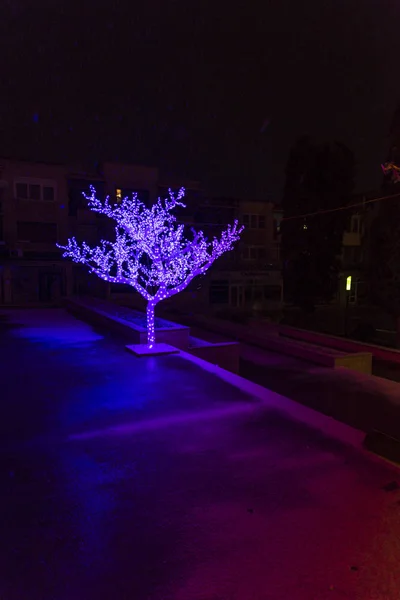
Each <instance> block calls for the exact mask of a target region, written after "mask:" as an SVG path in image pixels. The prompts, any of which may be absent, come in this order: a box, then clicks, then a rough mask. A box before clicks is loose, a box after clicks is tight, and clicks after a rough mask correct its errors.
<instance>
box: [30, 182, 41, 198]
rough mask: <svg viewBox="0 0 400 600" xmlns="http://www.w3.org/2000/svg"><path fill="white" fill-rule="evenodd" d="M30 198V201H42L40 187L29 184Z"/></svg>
mask: <svg viewBox="0 0 400 600" xmlns="http://www.w3.org/2000/svg"><path fill="white" fill-rule="evenodd" d="M28 198H29V199H30V200H41V195H40V185H38V184H37V183H30V184H29V196H28Z"/></svg>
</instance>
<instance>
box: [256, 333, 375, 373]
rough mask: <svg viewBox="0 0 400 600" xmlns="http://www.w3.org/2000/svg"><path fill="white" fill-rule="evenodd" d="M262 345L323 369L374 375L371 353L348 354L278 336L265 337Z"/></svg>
mask: <svg viewBox="0 0 400 600" xmlns="http://www.w3.org/2000/svg"><path fill="white" fill-rule="evenodd" d="M262 345H263V347H264V348H267V349H268V350H274V351H276V352H279V353H281V354H286V355H288V356H294V357H295V358H300V359H301V360H306V361H309V362H313V363H315V364H318V365H321V366H323V367H328V368H331V369H335V368H337V367H346V368H347V369H352V370H353V371H359V372H361V373H366V374H367V375H370V374H371V373H372V354H371V353H370V352H358V353H351V354H346V353H344V352H340V351H339V350H335V349H333V348H326V347H321V346H317V345H313V344H310V343H308V342H302V341H298V340H293V339H290V340H289V339H284V338H282V337H279V336H277V335H271V336H268V335H265V336H264V337H263V338H262Z"/></svg>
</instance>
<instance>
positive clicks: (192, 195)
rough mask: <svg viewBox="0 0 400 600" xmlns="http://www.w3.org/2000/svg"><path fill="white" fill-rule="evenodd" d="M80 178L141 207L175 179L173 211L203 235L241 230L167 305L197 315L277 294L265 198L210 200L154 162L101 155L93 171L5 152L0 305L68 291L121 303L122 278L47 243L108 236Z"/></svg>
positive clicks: (277, 302) (0, 182) (276, 238)
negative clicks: (99, 272) (107, 278)
mask: <svg viewBox="0 0 400 600" xmlns="http://www.w3.org/2000/svg"><path fill="white" fill-rule="evenodd" d="M90 186H93V187H94V188H95V189H96V192H97V194H98V195H100V196H103V197H104V196H105V195H109V196H110V198H111V199H112V200H114V201H115V202H119V201H120V200H122V198H124V197H125V196H127V195H130V194H132V193H137V194H138V196H139V198H140V199H141V200H142V201H143V202H144V203H145V204H146V205H151V204H152V203H153V202H154V201H155V200H156V199H157V197H158V196H161V197H165V196H167V194H168V189H169V188H171V189H174V190H177V189H179V188H180V187H181V186H184V187H185V190H186V195H185V203H186V205H187V206H186V208H181V209H178V210H177V218H178V220H179V221H180V222H182V223H184V224H185V225H186V226H187V227H188V228H190V227H194V228H196V229H202V230H203V231H204V233H205V235H206V236H207V237H209V238H211V239H212V238H213V236H215V235H217V236H218V235H219V234H220V233H221V231H222V229H223V228H224V227H226V225H227V224H228V223H232V222H233V221H234V220H235V219H237V220H238V221H239V223H241V224H243V225H244V227H245V229H244V231H243V233H242V236H241V240H240V242H239V243H238V244H237V245H236V247H235V249H234V250H233V251H232V252H230V253H227V254H225V255H224V256H223V257H221V258H220V259H219V260H218V261H217V262H216V263H215V265H214V266H213V268H212V269H211V270H210V271H209V272H208V273H207V274H206V275H205V276H203V277H200V278H196V279H195V280H194V281H193V282H192V283H191V285H190V286H189V288H188V289H187V290H186V291H185V292H184V293H183V294H180V295H179V296H176V297H173V298H172V299H171V300H170V301H169V303H170V305H171V307H172V306H175V307H179V309H180V310H185V311H186V310H187V311H190V312H193V311H199V312H204V313H223V314H229V313H230V312H232V313H240V312H244V313H263V312H268V311H271V310H275V309H277V308H279V307H280V306H281V302H282V277H281V265H280V234H279V223H280V220H281V218H282V214H281V212H280V211H279V209H277V208H276V207H274V205H273V203H272V202H269V201H253V200H244V199H238V198H211V197H209V196H208V195H207V194H206V193H205V192H204V190H203V189H202V188H201V186H200V184H199V182H196V181H181V180H180V179H179V177H171V176H169V177H166V176H162V177H160V175H159V171H158V169H157V168H155V167H144V166H139V165H126V164H118V163H107V162H106V163H103V164H101V165H99V166H98V168H96V169H92V170H85V169H82V168H79V167H71V166H69V167H68V166H63V165H51V164H40V163H28V162H24V161H16V160H9V159H5V160H3V161H1V169H0V252H1V256H2V266H1V269H0V303H1V304H8V305H12V304H14V305H15V304H21V305H27V304H28V305H29V304H31V305H33V304H37V303H57V302H58V301H59V300H60V298H61V297H62V296H65V295H69V294H73V293H75V294H89V295H95V296H103V297H108V296H111V297H112V298H114V299H116V300H119V301H120V302H124V303H130V302H131V301H135V292H134V291H133V290H132V288H131V287H129V286H120V285H110V284H107V283H105V282H103V281H101V280H100V279H99V278H98V277H95V276H92V275H90V274H89V273H88V271H87V269H85V268H84V267H80V266H79V265H76V264H74V263H70V262H68V261H65V260H64V259H62V257H61V251H59V250H58V249H57V247H56V243H57V242H59V243H65V242H66V240H67V238H68V237H71V236H75V237H76V238H77V239H78V240H85V241H87V242H88V243H89V244H90V245H92V244H96V243H98V242H99V241H100V240H101V239H112V236H113V230H114V223H113V222H111V221H110V220H109V219H107V218H106V217H104V216H103V215H99V214H97V213H94V212H92V211H90V210H89V209H88V206H87V201H86V199H85V198H84V195H83V194H84V193H88V192H89V190H90Z"/></svg>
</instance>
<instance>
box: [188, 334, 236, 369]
mask: <svg viewBox="0 0 400 600" xmlns="http://www.w3.org/2000/svg"><path fill="white" fill-rule="evenodd" d="M199 342H200V343H199ZM187 352H189V354H193V356H197V357H198V358H202V359H203V360H206V361H207V362H210V363H212V364H213V365H217V366H218V367H221V368H222V369H226V370H227V371H230V372H231V373H239V361H240V345H239V344H238V343H237V342H222V343H219V344H211V343H207V342H204V341H203V340H196V339H194V338H191V340H190V346H189V348H188V349H187Z"/></svg>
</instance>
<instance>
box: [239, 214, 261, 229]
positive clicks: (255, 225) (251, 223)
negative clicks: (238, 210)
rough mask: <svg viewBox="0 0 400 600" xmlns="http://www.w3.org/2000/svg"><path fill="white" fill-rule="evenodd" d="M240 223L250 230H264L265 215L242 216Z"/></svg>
mask: <svg viewBox="0 0 400 600" xmlns="http://www.w3.org/2000/svg"><path fill="white" fill-rule="evenodd" d="M242 223H243V225H244V226H245V227H249V228H250V229H265V227H266V217H265V215H242Z"/></svg>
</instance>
